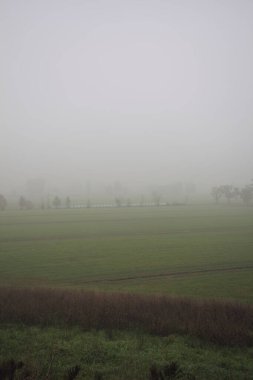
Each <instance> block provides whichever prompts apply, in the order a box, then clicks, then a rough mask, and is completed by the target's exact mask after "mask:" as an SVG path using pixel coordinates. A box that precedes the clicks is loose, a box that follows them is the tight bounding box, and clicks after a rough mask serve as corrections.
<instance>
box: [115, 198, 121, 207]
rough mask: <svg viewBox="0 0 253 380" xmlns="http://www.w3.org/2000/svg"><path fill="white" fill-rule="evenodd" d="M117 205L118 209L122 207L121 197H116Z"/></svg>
mask: <svg viewBox="0 0 253 380" xmlns="http://www.w3.org/2000/svg"><path fill="white" fill-rule="evenodd" d="M115 204H116V206H117V207H121V205H122V200H121V198H120V197H115Z"/></svg>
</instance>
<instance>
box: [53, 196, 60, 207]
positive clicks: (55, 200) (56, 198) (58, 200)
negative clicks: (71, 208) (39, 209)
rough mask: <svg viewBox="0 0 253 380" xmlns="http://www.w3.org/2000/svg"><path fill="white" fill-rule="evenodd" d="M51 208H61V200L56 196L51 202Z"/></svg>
mask: <svg viewBox="0 0 253 380" xmlns="http://www.w3.org/2000/svg"><path fill="white" fill-rule="evenodd" d="M53 206H54V207H55V208H59V207H61V199H60V198H59V197H58V196H55V197H54V200H53Z"/></svg>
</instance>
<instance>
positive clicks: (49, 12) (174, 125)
mask: <svg viewBox="0 0 253 380" xmlns="http://www.w3.org/2000/svg"><path fill="white" fill-rule="evenodd" d="M252 19H253V2H252V1H251V0H241V1H239V0H237V1H232V0H223V1H222V0H220V1H218V0H217V1H216V0H213V1H205V0H199V1H195V0H182V1H181V0H163V1H159V0H156V1H155V0H153V1H149V0H145V1H141V0H139V1H138V0H135V1H131V0H127V1H120V0H117V1H109V0H108V1H102V0H101V1H96V0H90V1H88V0H71V1H70V0H69V1H64V0H58V1H57V0H50V1H49V0H43V1H39V0H38V1H32V0H31V1H28V0H23V1H18V0H1V1H0V49H1V60H0V83H1V89H0V170H1V180H0V193H1V192H13V191H17V192H18V191H21V190H23V189H24V188H25V186H26V184H27V181H28V182H29V181H30V180H33V179H41V180H42V181H44V182H45V184H46V186H47V187H48V189H50V191H59V189H66V192H70V193H75V192H77V193H78V192H82V191H83V190H85V191H86V192H89V191H90V190H89V189H90V187H92V186H93V187H99V186H101V189H102V188H105V187H106V186H111V185H112V184H113V186H115V183H121V184H123V185H124V186H126V187H127V188H130V189H135V188H136V189H140V188H142V187H145V186H151V187H152V186H165V185H167V184H170V183H176V182H178V181H182V182H183V183H194V184H196V187H197V188H199V189H204V188H205V189H208V187H209V186H213V185H218V184H226V183H229V184H235V185H237V184H238V185H240V184H246V183H249V182H250V181H251V179H252V178H253V153H252V152H253V69H252V68H253V22H252ZM87 189H88V190H87ZM64 191H65V190H64ZM138 191H139V190H138Z"/></svg>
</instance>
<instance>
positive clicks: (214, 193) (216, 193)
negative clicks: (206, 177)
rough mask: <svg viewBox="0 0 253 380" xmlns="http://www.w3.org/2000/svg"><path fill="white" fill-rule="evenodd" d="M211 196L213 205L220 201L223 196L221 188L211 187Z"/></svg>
mask: <svg viewBox="0 0 253 380" xmlns="http://www.w3.org/2000/svg"><path fill="white" fill-rule="evenodd" d="M211 195H212V197H213V198H214V200H215V203H218V202H219V200H220V198H221V197H222V195H223V192H222V189H221V186H215V187H213V188H212V190H211Z"/></svg>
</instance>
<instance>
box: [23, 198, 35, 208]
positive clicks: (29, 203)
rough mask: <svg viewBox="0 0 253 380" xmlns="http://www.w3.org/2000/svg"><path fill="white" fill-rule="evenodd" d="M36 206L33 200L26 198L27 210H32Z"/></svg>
mask: <svg viewBox="0 0 253 380" xmlns="http://www.w3.org/2000/svg"><path fill="white" fill-rule="evenodd" d="M33 207H34V204H33V202H32V201H29V200H26V203H25V208H26V210H31V209H32V208H33Z"/></svg>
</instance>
